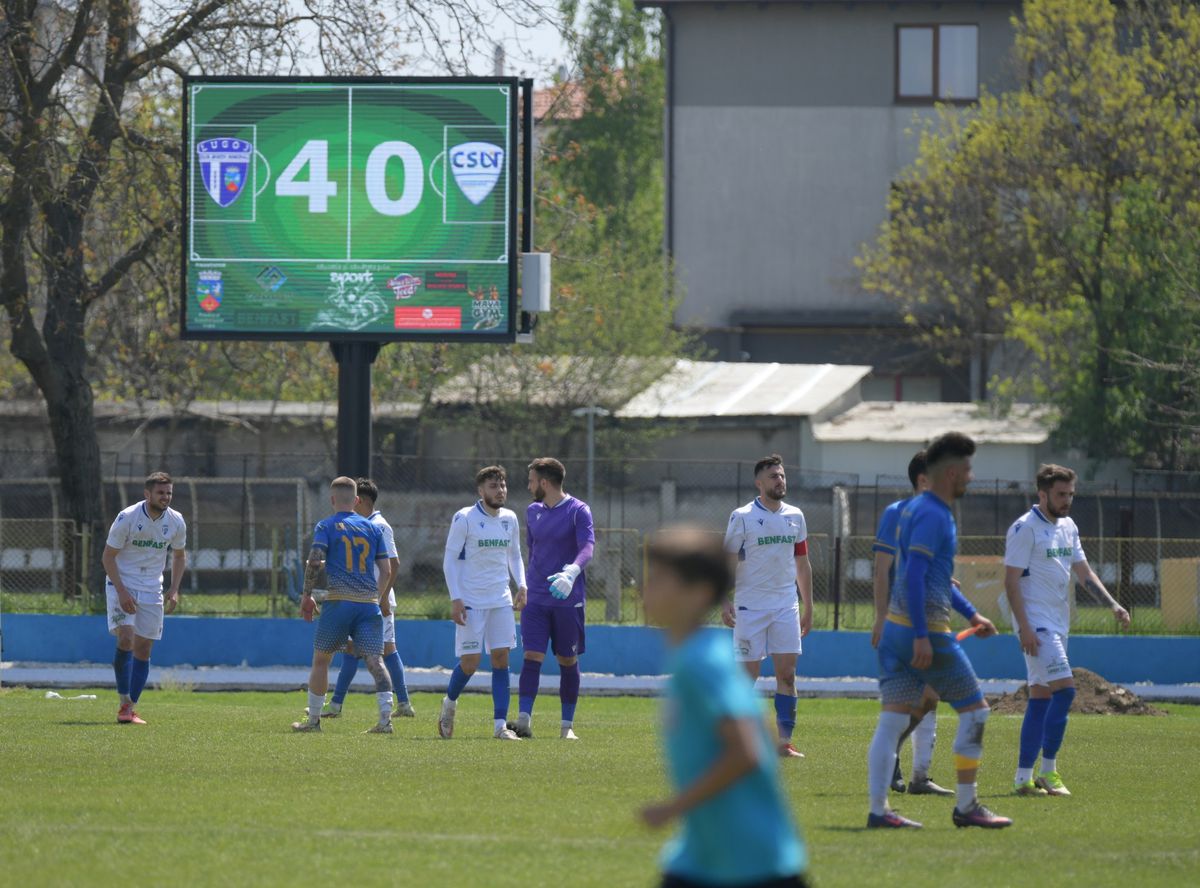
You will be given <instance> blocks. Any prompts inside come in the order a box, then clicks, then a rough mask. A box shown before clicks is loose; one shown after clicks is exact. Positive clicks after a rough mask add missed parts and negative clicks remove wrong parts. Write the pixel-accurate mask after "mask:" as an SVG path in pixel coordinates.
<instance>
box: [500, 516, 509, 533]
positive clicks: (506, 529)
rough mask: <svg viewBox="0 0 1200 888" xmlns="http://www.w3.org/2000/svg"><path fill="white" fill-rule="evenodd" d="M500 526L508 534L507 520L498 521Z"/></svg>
mask: <svg viewBox="0 0 1200 888" xmlns="http://www.w3.org/2000/svg"><path fill="white" fill-rule="evenodd" d="M500 526H501V527H503V528H504V532H505V533H508V519H507V518H504V519H502V520H501V521H500Z"/></svg>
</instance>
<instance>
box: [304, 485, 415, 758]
mask: <svg viewBox="0 0 1200 888" xmlns="http://www.w3.org/2000/svg"><path fill="white" fill-rule="evenodd" d="M329 490H330V496H329V501H330V503H331V504H332V506H333V509H334V513H333V514H332V515H330V516H329V517H328V518H325V519H324V520H322V521H319V522H318V523H317V527H316V530H314V531H313V544H312V551H311V552H310V553H309V556H308V564H307V565H306V567H305V571H304V595H303V596H302V597H301V599H300V613H301V614H303V616H304V619H305V620H308V621H309V622H312V619H313V614H314V613H315V612H316V610H317V603H316V602H315V601H314V600H313V596H312V590H313V585H314V584H315V583H316V581H317V575H318V573H319V572H320V569H321V563H322V561H324V563H325V575H326V578H327V580H328V586H329V592H328V594H327V595H326V597H325V606H324V608H322V609H321V614H320V620H319V621H318V623H317V633H316V637H315V638H314V639H313V662H312V673H311V674H310V675H309V679H308V719H307V720H306V721H302V722H297V723H295V724H293V725H292V730H293V731H298V732H310V731H320V730H321V705H322V704H323V703H324V702H325V692H326V691H327V690H328V689H329V663H330V661H331V660H332V659H333V655H334V653H335V652H336V651H338V650H341V648H342V646H343V645H345V643H346V639H347V638H349V639H350V640H351V641H352V642H353V643H354V651H355V653H356V654H357V655H358V656H359V657H361V658H362V659H363V660H365V661H366V663H367V669H368V670H370V672H371V676H372V677H373V678H374V679H375V697H376V699H377V700H378V702H379V724H377V725H375V727H373V728H371V729H370V731H368V733H371V734H390V733H392V680H391V678H389V677H388V672H387V668H386V667H385V666H384V665H383V614H384V611H385V610H387V612H388V613H390V609H388V580H389V578H390V577H391V570H390V568H389V565H388V556H387V549H386V548H385V545H386V544H385V542H384V539H383V534H382V533H381V532H380V530H379V527H378V525H376V524H374V523H373V522H371V521H370V520H369V519H367V518H364V517H362V516H361V515H359V514H357V513H356V512H355V511H354V508H355V506H356V505H358V485H357V484H356V483H355V481H354V479H353V478H346V477H340V478H335V479H333V483H332V484H331V485H330V486H329Z"/></svg>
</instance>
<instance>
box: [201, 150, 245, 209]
mask: <svg viewBox="0 0 1200 888" xmlns="http://www.w3.org/2000/svg"><path fill="white" fill-rule="evenodd" d="M196 154H198V155H199V156H200V177H201V178H202V179H203V180H204V190H205V191H207V192H208V196H209V197H211V198H212V199H213V201H215V202H216V204H217V206H219V207H227V206H229V205H230V204H232V203H233V202H234V201H235V200H237V199H238V198H239V197H241V195H242V191H244V190H245V188H246V182H247V180H248V177H249V174H250V160H251V158H252V157H253V156H254V145H253V144H251V143H250V142H247V141H246V140H245V139H205V140H204V141H203V142H201V143H200V144H198V145H197V146H196Z"/></svg>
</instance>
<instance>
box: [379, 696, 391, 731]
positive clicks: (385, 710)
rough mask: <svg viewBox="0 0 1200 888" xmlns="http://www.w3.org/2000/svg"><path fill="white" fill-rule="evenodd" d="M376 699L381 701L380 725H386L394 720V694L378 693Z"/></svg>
mask: <svg viewBox="0 0 1200 888" xmlns="http://www.w3.org/2000/svg"><path fill="white" fill-rule="evenodd" d="M375 699H376V700H377V701H379V723H380V724H381V725H382V724H386V723H387V722H389V721H391V720H392V692H391V691H376V692H375Z"/></svg>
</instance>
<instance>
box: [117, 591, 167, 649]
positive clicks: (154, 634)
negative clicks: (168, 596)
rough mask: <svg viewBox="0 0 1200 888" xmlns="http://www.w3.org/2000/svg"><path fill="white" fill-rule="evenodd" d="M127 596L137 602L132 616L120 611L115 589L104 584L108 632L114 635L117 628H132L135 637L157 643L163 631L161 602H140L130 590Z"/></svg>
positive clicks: (138, 596)
mask: <svg viewBox="0 0 1200 888" xmlns="http://www.w3.org/2000/svg"><path fill="white" fill-rule="evenodd" d="M129 594H130V595H132V596H133V599H134V601H136V602H137V611H136V612H135V613H132V614H127V613H125V611H123V610H121V602H120V599H119V598H118V596H117V589H116V587H115V586H113V584H112V583H108V582H106V583H105V584H104V597H105V599H106V600H107V604H108V631H109V632H110V633H112V634H113V635H116V634H117V629H118V627H120V626H132V627H133V631H134V634H135V635H140V636H141V637H142V638H149V639H152V640H153V641H158V640H159V639H160V638H162V631H163V606H162V602H161V601H158V602H146V601H142V600H140V599H141V596H140V595H138V593H137V592H135V591H134V590H132V589H130V590H129Z"/></svg>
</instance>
